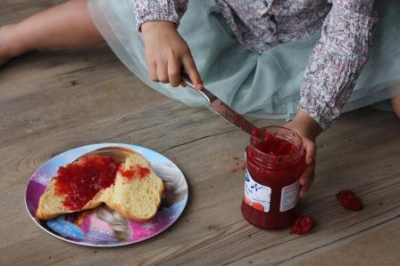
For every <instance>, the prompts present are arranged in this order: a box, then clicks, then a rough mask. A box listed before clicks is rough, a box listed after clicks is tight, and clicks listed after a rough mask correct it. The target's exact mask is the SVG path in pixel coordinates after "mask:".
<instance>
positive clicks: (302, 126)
mask: <svg viewBox="0 0 400 266" xmlns="http://www.w3.org/2000/svg"><path fill="white" fill-rule="evenodd" d="M285 127H287V128H290V129H292V130H294V131H296V132H297V133H298V134H299V135H300V136H301V138H302V140H303V147H304V150H305V151H306V164H307V168H306V170H304V172H303V174H302V175H301V177H300V180H299V181H300V185H301V187H300V198H302V197H304V196H305V195H306V194H307V192H308V191H309V190H310V188H311V185H312V183H313V181H314V173H315V157H316V155H317V146H316V145H315V140H316V138H317V136H318V135H319V134H320V133H321V132H322V130H321V128H320V127H319V125H318V124H317V123H316V122H315V121H314V120H313V119H312V118H311V117H310V116H309V115H308V114H306V113H304V112H302V111H300V112H299V113H298V114H297V115H296V117H295V118H294V119H293V120H292V121H291V122H289V123H287V124H286V125H285Z"/></svg>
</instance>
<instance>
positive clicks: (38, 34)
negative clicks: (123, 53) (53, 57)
mask: <svg viewBox="0 0 400 266" xmlns="http://www.w3.org/2000/svg"><path fill="white" fill-rule="evenodd" d="M101 42H103V38H102V37H101V35H100V33H99V31H98V30H97V28H96V26H95V25H94V23H93V21H92V19H91V18H90V15H89V13H88V9H87V0H72V1H69V2H66V3H64V4H62V5H59V6H56V7H53V8H51V9H48V10H45V11H43V12H41V13H38V14H36V15H34V16H32V17H30V18H28V19H26V20H24V21H22V22H20V23H18V24H15V25H9V26H5V27H2V28H0V65H1V64H2V63H5V62H6V61H7V60H9V59H11V58H12V57H15V56H18V55H21V54H23V53H25V52H27V51H30V50H35V49H42V48H54V47H84V46H92V45H95V44H98V43H101Z"/></svg>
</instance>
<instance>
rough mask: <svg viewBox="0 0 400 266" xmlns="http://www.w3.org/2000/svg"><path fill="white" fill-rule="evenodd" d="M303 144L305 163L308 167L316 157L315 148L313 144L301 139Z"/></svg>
mask: <svg viewBox="0 0 400 266" xmlns="http://www.w3.org/2000/svg"><path fill="white" fill-rule="evenodd" d="M303 142H304V145H303V146H304V149H305V150H306V163H307V164H308V165H310V164H312V163H313V162H314V160H315V156H316V155H317V146H316V145H315V143H314V142H312V141H311V140H309V139H306V138H303Z"/></svg>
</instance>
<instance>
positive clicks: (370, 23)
mask: <svg viewBox="0 0 400 266" xmlns="http://www.w3.org/2000/svg"><path fill="white" fill-rule="evenodd" d="M131 1H132V5H133V7H134V10H135V12H136V16H137V23H138V25H137V26H138V27H139V28H140V26H141V24H142V23H144V22H146V21H150V20H166V21H172V22H175V23H177V24H178V23H179V20H180V18H181V17H182V16H183V14H184V13H185V10H186V8H187V4H188V0H131ZM216 2H217V5H218V6H219V8H220V11H221V13H222V15H223V16H224V18H225V20H226V21H227V23H228V24H229V26H230V27H231V29H232V30H233V32H234V33H235V35H236V36H237V38H238V40H239V41H240V42H241V43H242V44H243V45H244V47H246V48H247V49H250V50H252V51H255V52H257V53H260V54H261V53H263V52H265V51H267V50H268V49H270V48H272V47H274V46H276V45H278V44H280V43H285V42H290V41H294V40H298V39H300V38H303V37H305V36H310V35H312V34H315V33H318V32H321V38H320V40H319V41H318V43H317V45H316V46H315V48H314V51H313V53H312V55H311V58H310V61H309V63H308V66H307V68H306V71H305V76H304V80H303V83H302V85H301V88H300V96H301V97H300V103H299V110H302V111H304V112H306V113H307V114H309V115H310V116H311V117H312V118H313V119H314V120H315V121H316V122H318V124H319V125H320V126H321V127H322V128H323V129H324V130H325V129H327V128H329V127H330V126H331V124H332V123H333V122H334V121H335V120H336V119H337V118H338V117H339V116H340V114H341V112H342V108H343V106H344V105H345V104H346V102H347V101H348V99H349V98H350V95H351V93H352V91H353V88H354V86H355V83H356V81H357V78H358V76H359V75H360V73H361V71H362V69H363V67H364V65H365V64H366V62H367V59H368V54H369V47H370V45H371V40H372V33H373V29H374V26H375V25H376V23H377V18H376V16H375V11H374V0H253V1H247V0H216Z"/></svg>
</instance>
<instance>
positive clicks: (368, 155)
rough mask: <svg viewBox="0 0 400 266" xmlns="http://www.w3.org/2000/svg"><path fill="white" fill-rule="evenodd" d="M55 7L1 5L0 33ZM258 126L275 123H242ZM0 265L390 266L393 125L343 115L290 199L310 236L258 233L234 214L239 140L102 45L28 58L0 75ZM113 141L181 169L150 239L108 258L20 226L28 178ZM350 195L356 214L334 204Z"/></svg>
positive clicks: (398, 180) (398, 214)
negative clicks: (53, 161) (170, 214)
mask: <svg viewBox="0 0 400 266" xmlns="http://www.w3.org/2000/svg"><path fill="white" fill-rule="evenodd" d="M59 2H61V1H51V0H34V1H28V0H18V1H2V2H1V4H0V25H3V24H6V23H14V22H16V21H18V20H20V19H22V18H24V17H26V16H27V15H29V14H32V13H34V12H37V11H39V10H41V9H43V8H46V7H49V6H51V5H54V4H56V3H59ZM253 121H254V122H255V123H256V124H258V125H260V126H261V125H271V124H281V123H283V121H272V120H261V119H253ZM0 132H1V134H0V176H1V178H0V213H1V216H0V235H1V236H2V238H1V241H0V254H1V256H0V265H13V266H16V265H97V266H100V265H110V264H112V265H377V264H381V265H396V264H399V260H400V254H399V253H398V252H396V251H397V247H398V246H399V245H400V236H399V233H398V232H399V222H400V198H399V197H398V195H399V193H400V164H399V162H400V161H399V158H400V157H399V155H400V137H399V136H400V121H399V120H398V119H397V118H396V117H395V116H394V114H393V113H390V112H380V111H376V110H374V109H372V108H364V109H361V110H358V111H355V112H351V113H348V114H345V115H344V116H343V117H342V118H341V119H340V121H339V122H338V123H336V124H335V125H334V126H333V128H332V129H331V130H329V131H328V132H326V133H325V134H323V135H322V136H321V137H320V139H319V142H318V146H319V151H318V158H317V176H316V180H315V183H314V186H313V189H312V191H311V193H310V194H309V195H308V196H307V198H306V199H304V200H303V201H302V202H301V207H302V210H303V213H304V214H306V215H312V216H314V217H315V219H316V220H317V225H316V227H315V228H314V230H313V232H312V234H310V235H307V236H302V237H299V236H292V235H289V233H288V230H278V231H263V230H259V229H256V228H254V227H252V226H250V225H249V224H248V223H247V222H245V221H244V220H243V218H242V217H241V214H240V210H239V205H240V201H241V197H242V194H243V173H242V172H241V171H238V172H232V171H231V170H230V169H231V167H232V166H234V162H233V160H232V156H238V157H242V156H243V151H244V148H245V146H246V144H247V142H248V138H247V136H246V135H245V134H244V133H242V132H240V131H239V130H237V129H235V128H233V127H232V126H231V125H230V124H229V123H227V122H224V121H222V120H221V119H220V118H219V117H216V116H214V115H212V114H210V113H209V112H208V111H206V110H204V109H201V108H189V107H186V106H184V105H182V104H181V103H179V102H175V101H172V100H170V99H168V98H165V97H163V96H161V95H159V94H158V93H156V92H155V91H153V90H152V89H150V88H147V87H146V86H145V85H143V84H142V83H141V82H140V81H139V80H138V79H137V78H135V77H134V76H133V75H131V73H130V72H129V71H128V70H126V69H125V68H124V66H123V65H122V64H121V63H120V62H119V61H118V60H117V58H116V57H115V56H114V55H113V54H112V52H111V51H110V50H109V49H108V48H107V47H106V46H105V45H103V46H99V47H96V48H93V49H74V50H70V49H65V50H52V51H43V52H40V53H38V52H36V53H30V54H28V55H26V56H23V57H21V58H18V59H16V60H13V61H12V62H11V63H9V64H7V65H6V66H4V67H0ZM100 142H122V143H133V144H137V145H141V146H146V147H148V148H150V149H154V150H156V151H159V152H161V153H163V154H165V155H166V156H167V157H169V158H171V159H172V160H174V161H175V162H176V163H177V164H178V165H179V166H180V167H181V168H182V170H183V171H184V173H185V175H186V177H187V179H188V182H189V185H190V202H189V205H188V208H187V210H186V211H185V212H184V215H183V217H182V218H181V219H180V220H179V221H178V222H177V223H176V224H175V225H174V226H173V227H172V228H171V229H170V230H168V231H167V232H165V233H163V234H161V235H159V236H158V237H156V238H154V239H151V240H148V241H145V242H143V243H140V244H135V245H132V246H128V247H123V248H116V249H96V248H84V247H78V246H74V245H71V244H68V243H64V242H62V241H60V240H57V239H55V238H53V237H52V236H50V235H48V234H46V233H44V232H43V231H42V230H41V229H39V228H38V227H37V226H36V225H35V224H34V223H33V222H32V221H31V220H30V218H29V216H28V214H27V212H26V210H25V206H24V192H25V187H26V184H27V181H28V178H29V177H30V175H31V174H32V173H33V172H34V171H35V170H36V168H37V167H39V166H40V165H41V164H42V163H44V162H45V161H46V160H48V159H49V158H51V157H53V156H55V155H57V154H59V153H61V152H63V151H65V150H68V149H71V148H74V147H77V146H81V145H85V144H92V143H100ZM342 189H352V190H354V191H355V192H356V193H357V194H358V195H359V196H360V197H361V198H362V200H363V202H364V204H365V209H364V210H363V211H361V212H357V213H351V212H347V211H344V210H343V209H342V208H341V207H340V206H339V204H338V203H337V202H336V200H335V197H334V195H335V193H336V192H338V191H340V190H342Z"/></svg>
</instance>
